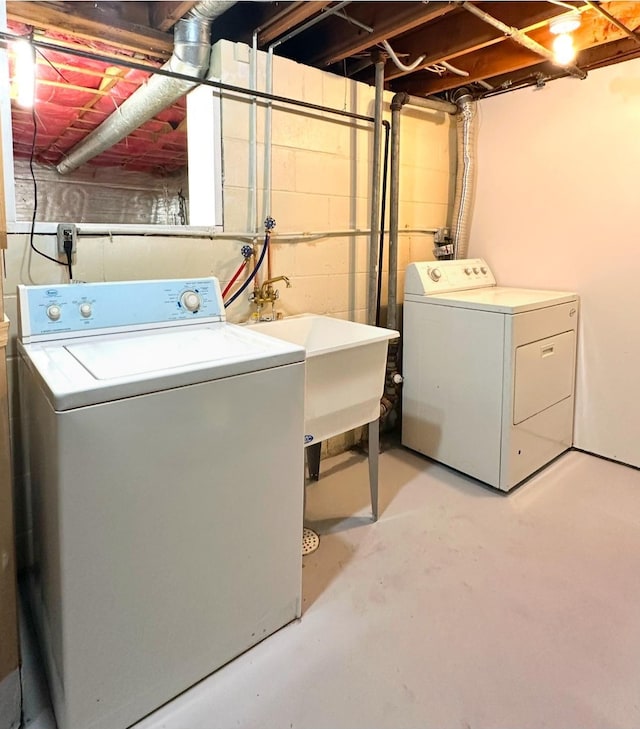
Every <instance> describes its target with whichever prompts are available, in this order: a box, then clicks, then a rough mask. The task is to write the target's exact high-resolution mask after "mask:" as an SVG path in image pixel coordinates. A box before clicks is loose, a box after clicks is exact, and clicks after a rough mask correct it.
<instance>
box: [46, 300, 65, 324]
mask: <svg viewBox="0 0 640 729" xmlns="http://www.w3.org/2000/svg"><path fill="white" fill-rule="evenodd" d="M61 315H62V311H61V310H60V307H59V306H58V305H57V304H51V306H49V307H48V308H47V316H48V317H49V319H51V321H58V319H59V318H60V316H61Z"/></svg>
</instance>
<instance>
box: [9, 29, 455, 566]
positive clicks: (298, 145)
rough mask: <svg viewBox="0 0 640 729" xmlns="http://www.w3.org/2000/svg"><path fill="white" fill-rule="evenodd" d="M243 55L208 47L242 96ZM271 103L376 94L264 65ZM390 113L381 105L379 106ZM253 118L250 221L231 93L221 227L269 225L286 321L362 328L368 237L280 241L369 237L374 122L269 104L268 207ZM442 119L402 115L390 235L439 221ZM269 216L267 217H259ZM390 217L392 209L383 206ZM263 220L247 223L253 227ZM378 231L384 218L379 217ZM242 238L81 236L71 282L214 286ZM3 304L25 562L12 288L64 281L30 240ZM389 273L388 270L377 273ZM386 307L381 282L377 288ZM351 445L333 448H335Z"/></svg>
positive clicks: (363, 108)
mask: <svg viewBox="0 0 640 729" xmlns="http://www.w3.org/2000/svg"><path fill="white" fill-rule="evenodd" d="M249 61H250V54H249V49H248V48H247V47H246V46H244V45H242V44H234V43H230V42H227V41H221V42H219V43H218V44H216V46H215V47H214V67H215V75H216V76H217V77H219V78H220V79H221V80H222V81H224V82H226V83H229V84H233V85H238V86H242V87H248V86H249V82H250V63H249ZM265 85H266V59H265V54H264V53H260V54H259V64H258V87H259V88H265ZM273 93H274V94H277V95H281V96H284V97H288V98H297V99H303V100H307V101H310V102H312V103H316V104H320V105H325V106H330V107H333V108H338V109H346V110H349V111H356V112H358V113H361V114H365V115H372V114H373V97H374V90H373V88H371V87H369V86H366V85H364V84H359V83H356V82H353V81H351V80H348V79H345V78H341V77H338V76H334V75H331V74H328V73H325V72H322V71H319V70H317V69H313V68H308V67H305V66H302V65H300V64H297V63H294V62H293V61H289V60H286V59H283V58H278V57H275V58H274V68H273ZM385 98H386V101H387V105H386V107H385V108H386V109H387V111H388V101H390V95H386V96H385ZM257 106H258V108H257V112H258V114H257V120H258V123H257V129H258V136H257V141H258V155H257V159H258V170H257V179H258V186H259V189H258V195H257V210H256V216H255V219H254V220H252V219H251V218H252V215H251V190H250V188H249V180H250V164H251V162H250V160H251V152H250V144H249V141H250V114H251V101H250V100H248V99H247V97H240V96H238V95H235V96H234V95H232V94H230V93H223V97H222V136H223V175H224V188H223V197H224V228H225V231H234V232H238V233H240V232H244V233H251V232H252V231H255V230H257V231H258V232H257V235H256V240H257V241H261V240H262V236H263V233H262V230H263V229H262V221H263V220H264V217H265V215H266V213H267V212H269V213H270V214H271V215H273V217H275V219H276V221H277V227H276V230H275V234H274V238H273V244H272V273H273V275H280V274H283V275H286V276H288V277H289V278H290V279H291V283H292V286H291V288H285V287H284V286H277V288H279V290H280V300H279V302H278V304H277V308H278V309H279V310H280V311H281V312H282V313H283V314H284V315H291V314H297V313H303V312H314V313H320V314H330V315H332V316H336V317H341V318H346V319H352V320H354V321H365V319H366V289H367V275H368V274H367V272H368V266H369V262H368V246H369V239H368V235H344V236H340V237H332V236H328V237H323V236H317V237H313V238H309V237H305V236H301V237H299V238H294V239H290V238H287V239H286V240H280V241H279V240H278V234H280V235H283V234H291V233H302V232H305V233H318V232H323V231H335V230H354V229H367V228H368V227H369V224H370V210H369V201H370V192H371V190H370V187H371V183H370V181H371V155H372V140H373V132H372V129H371V125H370V124H367V123H363V122H357V123H356V124H353V123H352V122H351V120H348V119H341V118H340V117H336V116H335V115H328V114H327V115H325V114H321V113H317V112H306V111H304V110H300V109H297V108H296V107H293V106H290V105H284V104H275V103H274V106H273V115H272V145H273V146H272V194H271V201H272V202H271V205H268V206H265V204H264V199H263V198H264V187H265V185H264V151H265V124H266V113H265V105H264V103H259V104H258V105H257ZM453 126H454V123H453V121H452V119H451V118H450V117H448V116H447V115H444V114H437V113H433V112H428V111H421V110H413V109H409V108H407V109H406V110H405V112H403V119H402V136H401V163H402V168H401V185H400V188H401V204H400V227H401V229H402V228H417V227H420V228H432V227H438V226H443V225H445V224H446V222H447V215H448V213H449V212H450V207H451V203H452V200H453V188H452V180H453V179H454V177H455V169H454V165H455V129H454V128H453ZM267 208H268V209H267ZM387 211H388V208H387ZM258 221H259V225H258V226H257V227H254V226H256V223H257V222H258ZM387 222H388V221H387ZM34 243H35V246H36V247H37V248H38V249H40V250H42V251H43V252H45V253H47V254H48V255H55V236H52V235H36V236H35V238H34ZM244 243H246V240H240V239H239V240H223V239H213V240H212V239H205V238H187V237H181V236H179V235H176V236H166V237H143V236H122V235H110V234H109V233H105V234H104V235H96V236H95V237H89V238H87V237H82V238H81V239H80V241H79V245H78V255H77V262H76V264H75V266H74V278H77V279H79V280H84V281H109V280H136V279H151V278H181V277H197V276H207V275H214V276H217V277H219V279H220V281H221V284H222V286H223V287H224V285H225V284H226V283H227V282H228V281H229V280H230V278H231V276H232V275H233V273H234V271H235V270H236V268H237V266H238V265H239V263H240V262H241V260H242V258H241V255H240V248H241V246H242V245H243V244H244ZM432 247H433V241H432V236H431V235H430V234H411V235H401V236H400V246H399V265H400V271H399V283H398V291H399V292H400V294H401V292H402V290H403V284H404V277H403V276H404V268H405V267H406V265H407V263H409V262H410V261H412V260H426V259H430V258H432V254H431V249H432ZM6 269H7V278H6V280H5V305H6V311H7V315H8V317H9V318H10V320H11V321H12V322H13V326H12V329H11V340H10V342H9V348H8V355H9V360H8V371H9V383H10V388H11V415H12V418H11V430H12V438H13V453H14V467H15V468H14V470H15V476H16V480H17V489H16V508H17V523H18V540H19V542H18V547H19V554H20V556H21V557H22V558H23V563H24V555H25V545H26V540H27V525H28V521H29V520H28V514H27V512H28V505H27V503H26V499H25V494H24V489H23V488H22V486H21V484H22V482H23V480H24V465H23V464H22V462H21V459H20V448H19V444H18V442H17V441H18V427H17V426H18V391H17V359H16V349H15V336H16V331H17V302H16V294H15V291H16V285H17V284H18V283H28V284H48V283H64V282H65V281H66V269H65V268H64V267H63V266H57V265H55V264H53V263H51V262H49V261H47V260H45V259H44V258H41V257H40V256H38V255H37V254H35V253H34V252H33V251H32V250H31V248H30V246H29V239H28V236H27V235H23V234H20V235H17V234H14V235H11V236H10V240H9V248H8V250H7V252H6ZM385 269H386V263H385ZM383 281H384V286H383V301H384V297H385V296H386V280H385V279H383ZM250 313H251V309H250V305H249V303H248V301H247V298H246V296H243V297H241V298H239V299H238V301H237V302H236V303H234V304H233V305H232V306H231V307H230V308H229V309H228V310H227V315H228V318H229V320H230V321H234V322H242V321H246V320H247V319H248V317H249V316H250ZM346 444H347V440H345V439H342V440H341V439H338V440H337V441H335V444H334V447H333V450H334V451H335V450H336V449H338V450H339V449H340V448H341V447H344V445H346Z"/></svg>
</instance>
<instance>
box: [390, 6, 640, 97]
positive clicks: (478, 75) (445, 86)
mask: <svg viewBox="0 0 640 729" xmlns="http://www.w3.org/2000/svg"><path fill="white" fill-rule="evenodd" d="M607 10H608V11H609V12H610V13H612V14H613V15H615V17H616V18H618V19H619V20H621V21H622V22H623V23H624V24H625V25H626V26H627V27H629V28H631V29H632V30H635V29H636V28H637V27H638V26H639V25H640V3H636V2H612V3H608V4H607ZM529 35H530V37H531V38H532V39H533V40H535V41H536V42H538V43H540V44H541V45H543V46H545V47H546V48H551V44H552V42H553V34H552V33H551V31H550V30H549V28H548V27H547V26H544V27H542V28H538V29H537V30H535V31H533V32H531V33H529ZM623 37H624V38H626V36H625V35H624V33H623V32H622V31H621V30H620V29H619V28H616V27H615V26H614V25H612V24H611V23H609V22H608V21H607V20H605V19H604V18H603V17H602V16H601V15H600V14H599V13H596V12H595V11H593V10H588V11H585V12H583V13H582V24H581V26H580V27H579V28H578V29H577V30H576V31H574V33H573V40H574V44H575V46H576V48H577V49H578V51H584V50H585V49H589V48H593V47H595V46H599V45H602V44H604V43H610V42H612V41H616V40H620V39H621V38H623ZM540 63H541V60H540V56H538V55H537V54H535V53H533V52H531V51H528V50H527V49H525V48H523V47H522V46H520V45H518V44H517V43H516V42H515V41H513V40H511V39H506V40H504V41H503V42H501V43H499V44H496V45H494V46H492V47H489V48H484V49H482V50H479V51H474V52H472V53H467V54H463V55H460V56H458V57H457V59H456V62H455V65H456V66H458V67H460V68H461V69H463V70H465V71H467V72H468V73H469V76H468V77H465V78H464V79H463V80H461V77H460V76H453V75H452V74H447V75H446V76H442V77H435V76H426V75H425V73H424V71H422V72H420V73H419V74H417V73H414V74H412V75H411V76H409V77H406V78H404V79H403V83H402V84H399V83H398V82H397V81H396V82H395V84H394V83H392V84H391V86H392V88H395V89H397V90H402V91H407V92H409V93H411V94H416V95H424V96H429V95H431V94H437V93H441V92H442V91H447V90H449V89H454V88H456V87H458V86H460V85H461V84H462V83H471V82H473V81H482V80H487V79H491V78H494V77H496V76H503V75H504V74H511V73H512V72H513V71H518V70H520V69H524V68H529V67H532V66H537V65H539V64H540ZM558 69H559V71H561V67H560V66H558Z"/></svg>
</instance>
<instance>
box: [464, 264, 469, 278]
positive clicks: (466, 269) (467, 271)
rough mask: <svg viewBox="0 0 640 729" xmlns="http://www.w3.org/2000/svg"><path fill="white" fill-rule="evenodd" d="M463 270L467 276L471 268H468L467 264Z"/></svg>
mask: <svg viewBox="0 0 640 729" xmlns="http://www.w3.org/2000/svg"><path fill="white" fill-rule="evenodd" d="M464 272H465V273H466V274H467V276H471V269H470V268H469V266H467V267H466V268H465V269H464Z"/></svg>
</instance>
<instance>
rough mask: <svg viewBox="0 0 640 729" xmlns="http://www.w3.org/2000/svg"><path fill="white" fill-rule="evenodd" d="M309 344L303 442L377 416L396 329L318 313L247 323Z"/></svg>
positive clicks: (252, 327)
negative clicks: (388, 355)
mask: <svg viewBox="0 0 640 729" xmlns="http://www.w3.org/2000/svg"><path fill="white" fill-rule="evenodd" d="M248 326H249V328H250V329H254V330H255V331H259V332H261V333H263V334H267V335H269V336H272V337H275V338H277V339H284V340H285V341H287V342H291V343H292V344H298V345H301V346H303V347H304V348H305V349H306V352H307V357H306V374H305V402H304V422H305V445H311V444H312V443H319V442H320V441H323V440H326V439H327V438H331V437H332V436H334V435H338V434H339V433H344V432H345V431H347V430H351V429H352V428H356V427H358V426H359V425H363V424H364V423H369V422H371V421H372V420H376V419H377V418H378V416H379V415H380V398H381V397H382V393H383V390H384V380H385V369H386V363H387V345H388V342H389V340H390V339H396V338H397V337H399V336H400V334H399V332H397V331H395V330H393V329H383V328H382V327H374V326H369V325H367V324H358V323H357V322H351V321H345V320H343V319H335V318H333V317H330V316H322V315H319V314H300V315H298V316H291V317H287V318H285V319H278V320H277V321H271V322H260V323H257V324H250V325H248Z"/></svg>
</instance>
